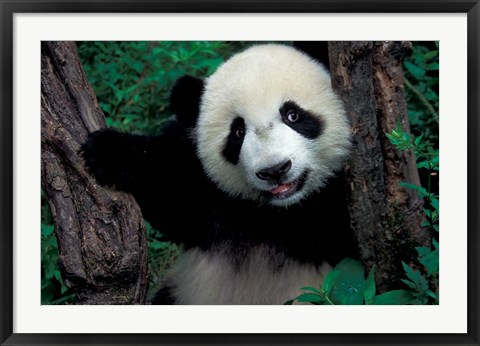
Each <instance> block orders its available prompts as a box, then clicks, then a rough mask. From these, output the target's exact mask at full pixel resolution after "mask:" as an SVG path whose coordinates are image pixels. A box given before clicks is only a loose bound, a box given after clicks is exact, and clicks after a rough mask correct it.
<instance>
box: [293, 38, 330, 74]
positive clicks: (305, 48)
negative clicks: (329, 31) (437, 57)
mask: <svg viewBox="0 0 480 346" xmlns="http://www.w3.org/2000/svg"><path fill="white" fill-rule="evenodd" d="M293 46H294V47H295V48H296V49H298V50H300V51H302V52H304V53H305V54H307V55H309V56H310V57H312V58H313V59H315V60H316V61H318V62H319V63H321V64H323V65H324V66H326V67H327V69H328V68H329V65H330V57H329V55H328V41H295V42H293Z"/></svg>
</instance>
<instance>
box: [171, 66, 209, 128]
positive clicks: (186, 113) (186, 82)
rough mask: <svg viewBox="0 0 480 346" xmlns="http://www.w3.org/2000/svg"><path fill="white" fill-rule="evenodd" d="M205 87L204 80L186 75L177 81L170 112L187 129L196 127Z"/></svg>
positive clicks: (172, 94) (173, 90)
mask: <svg viewBox="0 0 480 346" xmlns="http://www.w3.org/2000/svg"><path fill="white" fill-rule="evenodd" d="M203 85H204V82H203V80H202V79H200V78H196V77H192V76H187V75H185V76H183V77H180V78H179V79H178V80H177V82H176V83H175V86H174V87H173V89H172V93H171V95H170V110H171V111H172V112H173V113H174V114H175V115H176V117H177V120H178V121H179V123H180V124H181V125H182V126H183V127H185V128H189V127H194V126H195V124H196V122H197V118H198V114H199V110H200V100H201V98H202V94H203Z"/></svg>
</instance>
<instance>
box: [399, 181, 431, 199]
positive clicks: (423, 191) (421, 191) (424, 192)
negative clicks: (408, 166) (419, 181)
mask: <svg viewBox="0 0 480 346" xmlns="http://www.w3.org/2000/svg"><path fill="white" fill-rule="evenodd" d="M400 186H403V187H406V188H407V189H410V190H415V191H417V193H418V195H419V197H420V198H424V197H425V196H426V195H428V192H427V190H426V189H425V188H424V187H423V186H419V185H415V184H410V183H405V182H403V181H402V182H401V183H400Z"/></svg>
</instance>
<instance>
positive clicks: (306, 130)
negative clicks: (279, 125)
mask: <svg viewBox="0 0 480 346" xmlns="http://www.w3.org/2000/svg"><path fill="white" fill-rule="evenodd" d="M292 110H293V111H296V112H297V114H298V116H299V118H298V120H297V121H296V122H294V123H291V122H290V121H288V118H287V114H288V112H289V111H292ZM280 114H281V115H282V120H283V122H284V123H285V124H287V125H288V126H290V128H292V129H293V130H295V131H297V132H298V133H300V134H301V135H302V136H304V137H306V138H308V139H315V138H317V137H318V136H320V135H321V133H322V130H323V123H322V122H321V120H319V119H318V117H315V116H313V115H312V114H310V112H308V111H307V110H305V109H303V108H302V107H300V106H299V105H297V104H296V103H295V102H293V101H287V102H285V103H284V104H283V105H282V107H280Z"/></svg>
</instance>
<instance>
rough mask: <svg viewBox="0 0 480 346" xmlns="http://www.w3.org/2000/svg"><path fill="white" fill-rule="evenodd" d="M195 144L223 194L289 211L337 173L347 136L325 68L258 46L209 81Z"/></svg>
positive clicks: (296, 53)
mask: <svg viewBox="0 0 480 346" xmlns="http://www.w3.org/2000/svg"><path fill="white" fill-rule="evenodd" d="M195 138H196V142H197V154H198V157H199V159H200V161H201V162H202V165H203V167H204V169H205V172H206V173H207V175H208V176H209V177H210V179H211V180H212V181H214V182H215V183H216V184H217V186H218V187H219V188H220V189H221V190H223V191H225V192H226V193H228V194H230V195H232V196H235V197H240V198H245V199H251V200H256V201H258V202H259V203H270V204H272V205H275V206H288V205H291V204H294V203H297V202H299V201H301V200H302V199H303V198H305V197H307V196H308V195H310V194H311V193H313V192H315V191H318V190H319V189H320V188H321V187H322V186H323V185H324V184H325V183H326V181H327V179H328V178H329V177H330V176H332V175H333V174H334V172H335V171H336V170H338V169H339V168H341V166H342V165H343V163H344V161H345V159H346V157H347V156H348V153H349V147H350V128H349V125H348V121H347V119H346V116H345V112H344V110H343V106H342V103H341V101H340V99H339V98H338V97H337V96H336V95H335V94H334V92H333V90H332V88H331V85H330V77H329V75H328V73H327V72H326V71H325V69H324V68H323V66H322V65H320V64H319V63H317V62H315V61H313V60H311V59H310V58H309V57H307V56H306V55H304V54H302V53H300V52H299V51H297V50H295V49H294V48H290V47H287V46H281V45H260V46H255V47H252V48H250V49H248V50H246V51H244V52H242V53H239V54H237V55H235V56H234V57H232V58H231V59H230V60H228V61H227V62H226V63H224V64H223V65H222V66H221V67H220V68H219V69H218V70H217V72H215V73H214V74H213V75H212V76H211V77H210V78H208V79H207V81H206V83H205V89H204V94H203V97H202V100H201V105H200V114H199V119H198V122H197V126H196V133H195Z"/></svg>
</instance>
